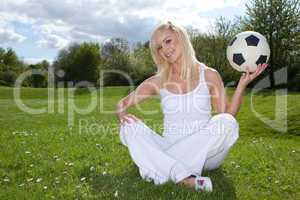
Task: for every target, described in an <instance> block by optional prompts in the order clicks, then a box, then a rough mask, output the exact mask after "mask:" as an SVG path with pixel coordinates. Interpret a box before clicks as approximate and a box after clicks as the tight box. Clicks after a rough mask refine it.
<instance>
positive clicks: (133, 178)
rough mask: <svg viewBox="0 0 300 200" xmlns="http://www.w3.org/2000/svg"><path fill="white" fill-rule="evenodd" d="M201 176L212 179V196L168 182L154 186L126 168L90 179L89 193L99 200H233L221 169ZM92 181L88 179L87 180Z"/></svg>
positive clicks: (227, 179)
mask: <svg viewBox="0 0 300 200" xmlns="http://www.w3.org/2000/svg"><path fill="white" fill-rule="evenodd" d="M203 176H209V177H211V179H212V181H213V185H214V191H213V192H212V193H206V192H195V191H194V190H193V189H190V188H187V187H184V186H182V185H176V184H174V183H171V182H168V183H166V184H163V185H158V186H156V185H154V184H153V183H152V182H146V181H144V180H142V179H141V178H140V176H139V173H138V170H137V168H136V167H135V166H132V165H131V166H128V168H126V169H124V171H123V173H122V174H119V175H110V174H106V175H102V174H100V175H95V174H94V175H92V177H93V181H91V182H89V183H90V185H91V192H92V193H93V195H95V196H97V197H98V196H99V197H100V198H101V199H115V198H116V197H115V196H114V195H115V194H116V191H117V197H118V198H120V199H155V200H156V199H236V194H235V188H234V186H233V183H232V181H231V180H230V179H229V178H228V177H226V176H225V174H224V171H223V169H222V168H220V169H217V170H214V171H210V172H204V174H203ZM90 177H91V176H90Z"/></svg>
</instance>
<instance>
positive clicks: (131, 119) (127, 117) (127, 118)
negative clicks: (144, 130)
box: [118, 113, 140, 124]
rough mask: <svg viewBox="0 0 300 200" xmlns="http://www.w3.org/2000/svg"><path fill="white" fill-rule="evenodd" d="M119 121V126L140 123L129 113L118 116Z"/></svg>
mask: <svg viewBox="0 0 300 200" xmlns="http://www.w3.org/2000/svg"><path fill="white" fill-rule="evenodd" d="M118 118H119V121H120V123H121V124H123V123H125V122H127V123H132V122H137V121H140V119H139V118H137V117H136V116H134V115H133V114H130V113H124V114H120V115H118Z"/></svg>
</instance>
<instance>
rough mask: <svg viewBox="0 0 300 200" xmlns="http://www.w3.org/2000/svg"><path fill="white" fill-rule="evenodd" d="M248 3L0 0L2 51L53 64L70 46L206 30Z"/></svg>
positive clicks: (224, 0) (222, 0)
mask: <svg viewBox="0 0 300 200" xmlns="http://www.w3.org/2000/svg"><path fill="white" fill-rule="evenodd" d="M245 2H246V0H185V1H182V0H119V1H117V0H0V47H2V48H8V47H11V48H13V49H14V50H15V51H16V52H17V55H18V56H19V57H20V58H21V59H23V60H24V61H25V62H27V63H37V62H39V61H41V60H43V59H46V60H48V61H49V62H52V61H53V60H54V59H55V58H56V56H57V53H58V51H59V50H60V49H63V48H66V47H67V46H68V45H69V44H70V43H72V42H78V43H80V42H83V41H93V42H99V43H103V42H105V41H108V40H109V39H110V38H114V37H121V38H126V39H127V40H128V41H129V42H130V43H131V44H133V43H135V42H138V41H142V42H143V41H147V40H149V38H150V35H151V32H152V31H153V29H154V28H155V27H156V26H157V25H159V23H161V22H163V21H167V20H171V21H173V22H175V23H177V24H180V25H182V26H185V27H193V28H195V29H198V30H199V31H201V32H208V31H209V29H210V27H211V25H212V24H213V23H214V20H215V19H216V18H218V17H220V16H224V17H226V18H227V19H233V18H234V17H235V16H241V15H243V14H244V13H245Z"/></svg>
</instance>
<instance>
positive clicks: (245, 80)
mask: <svg viewBox="0 0 300 200" xmlns="http://www.w3.org/2000/svg"><path fill="white" fill-rule="evenodd" d="M267 66H268V64H266V63H264V64H259V65H258V66H257V68H256V70H255V71H254V72H251V73H250V72H249V69H248V68H247V71H246V73H243V75H242V76H241V78H240V81H239V85H241V86H243V87H246V86H247V85H248V84H249V83H250V82H251V81H252V80H253V79H255V78H256V77H257V76H259V75H260V74H261V73H262V72H263V71H264V70H265V69H266V68H267Z"/></svg>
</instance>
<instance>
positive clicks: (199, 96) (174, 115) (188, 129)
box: [159, 63, 211, 139]
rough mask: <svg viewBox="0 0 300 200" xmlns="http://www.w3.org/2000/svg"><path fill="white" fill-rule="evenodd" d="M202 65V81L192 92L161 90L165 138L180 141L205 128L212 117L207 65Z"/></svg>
mask: <svg viewBox="0 0 300 200" xmlns="http://www.w3.org/2000/svg"><path fill="white" fill-rule="evenodd" d="M199 64H200V70H199V71H200V75H199V77H200V80H199V81H198V85H197V86H196V87H195V89H193V90H192V91H190V92H187V93H184V94H175V93H172V92H170V91H168V90H167V89H165V88H163V89H160V92H159V93H160V99H161V107H162V111H163V114H164V129H163V136H166V137H172V138H173V139H179V138H181V137H183V136H186V135H189V134H192V133H193V132H195V130H199V129H200V128H201V127H203V126H204V125H205V124H206V123H207V122H208V120H209V119H210V117H211V101H210V93H209V90H208V87H207V84H206V82H205V76H204V70H205V68H206V66H205V64H203V63H199Z"/></svg>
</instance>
